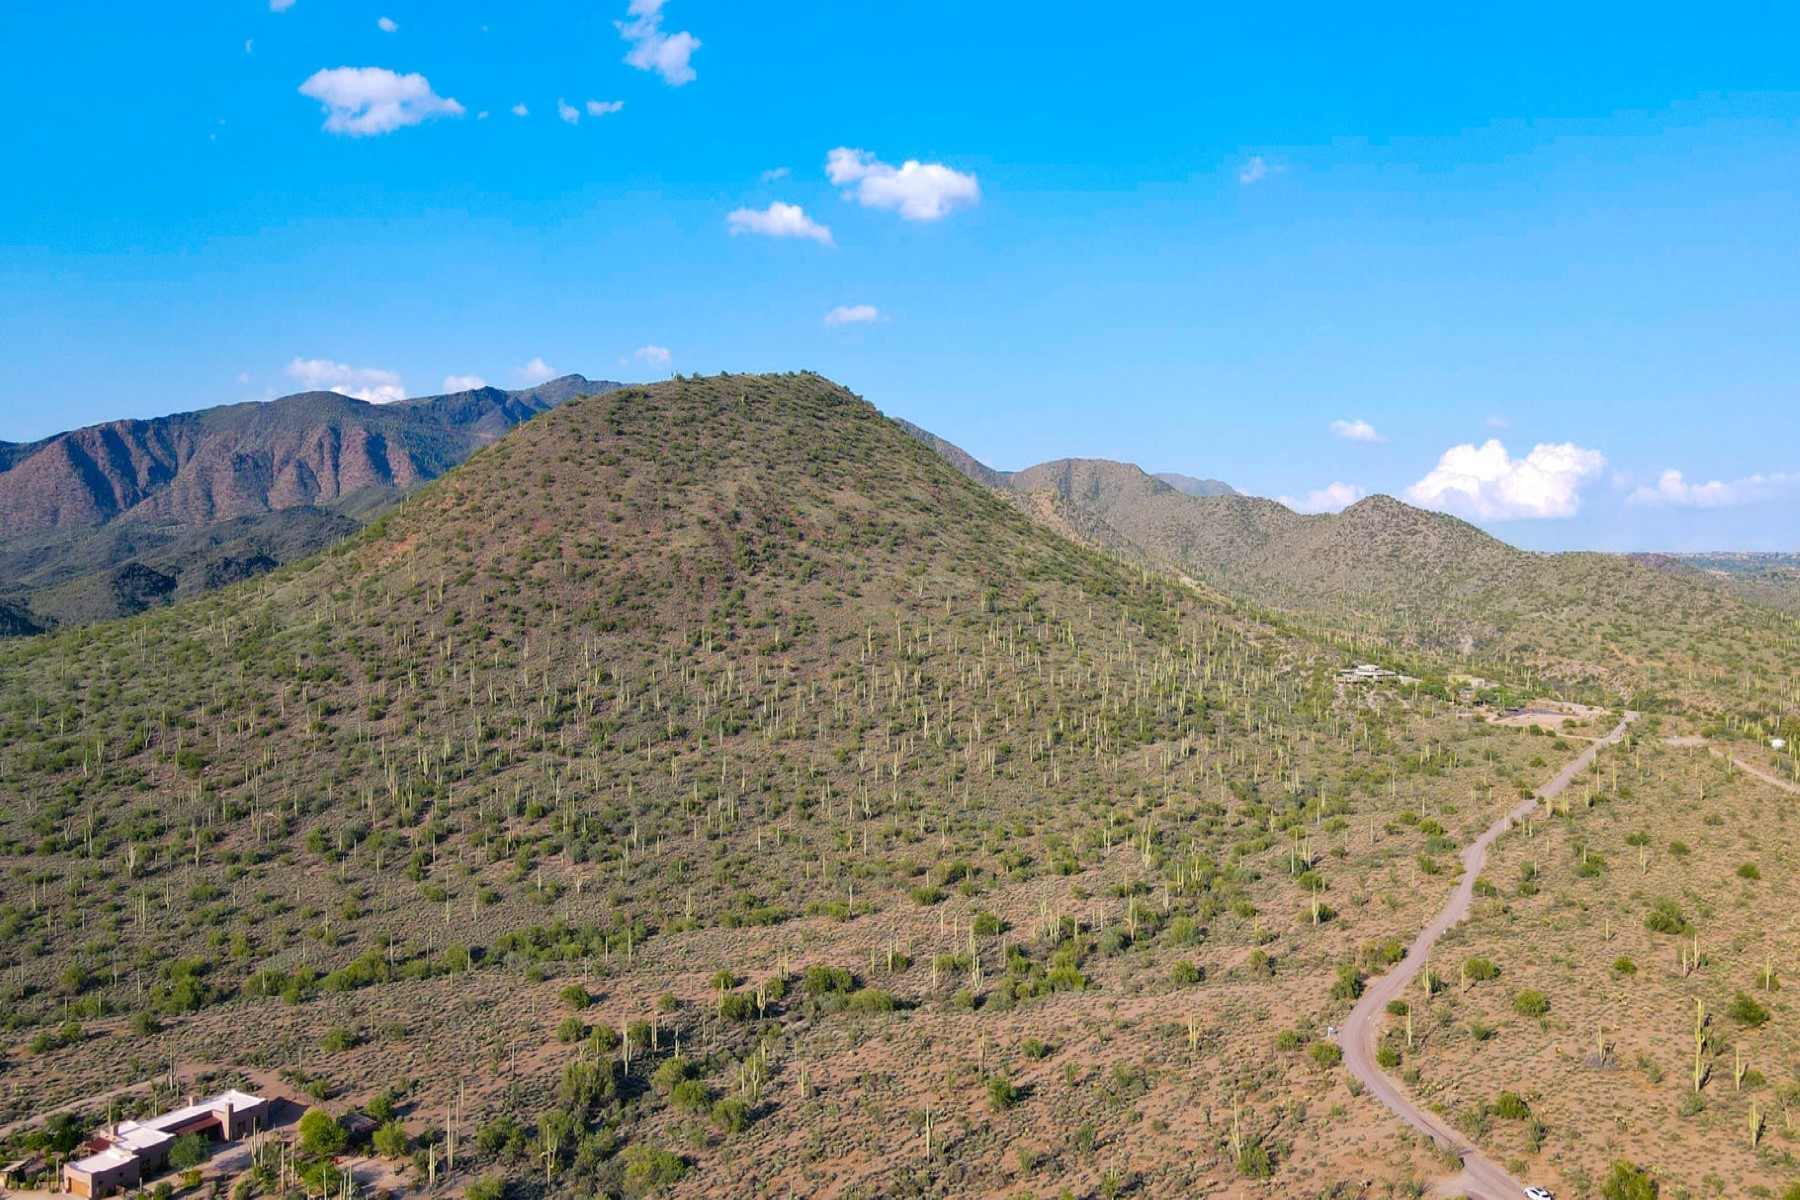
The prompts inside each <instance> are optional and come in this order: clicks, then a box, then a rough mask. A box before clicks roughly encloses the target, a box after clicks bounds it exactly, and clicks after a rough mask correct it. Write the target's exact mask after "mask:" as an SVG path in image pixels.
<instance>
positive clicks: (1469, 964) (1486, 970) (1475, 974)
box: [1462, 955, 1500, 983]
mask: <svg viewBox="0 0 1800 1200" xmlns="http://www.w3.org/2000/svg"><path fill="white" fill-rule="evenodd" d="M1462 973H1463V978H1464V979H1467V980H1468V981H1469V982H1471V983H1487V982H1489V981H1491V980H1495V979H1498V978H1500V967H1499V965H1498V964H1497V963H1495V962H1494V960H1493V959H1491V958H1488V957H1486V956H1484V955H1476V956H1475V957H1474V958H1471V959H1468V960H1467V961H1465V962H1464V963H1463V965H1462Z"/></svg>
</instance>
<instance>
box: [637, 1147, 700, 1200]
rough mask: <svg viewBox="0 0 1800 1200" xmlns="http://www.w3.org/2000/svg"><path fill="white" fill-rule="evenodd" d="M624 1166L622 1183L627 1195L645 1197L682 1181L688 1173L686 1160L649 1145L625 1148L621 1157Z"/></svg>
mask: <svg viewBox="0 0 1800 1200" xmlns="http://www.w3.org/2000/svg"><path fill="white" fill-rule="evenodd" d="M620 1157H621V1158H622V1159H623V1161H624V1163H625V1174H624V1176H623V1180H622V1182H623V1183H624V1185H625V1194H626V1195H628V1196H648V1195H651V1194H653V1193H655V1192H660V1191H662V1190H663V1189H664V1188H667V1187H669V1186H670V1185H671V1184H675V1183H679V1182H681V1177H682V1176H684V1175H686V1174H687V1160H685V1159H683V1158H682V1157H681V1156H680V1155H678V1154H671V1153H669V1152H668V1151H667V1150H657V1149H653V1148H652V1147H649V1146H627V1147H626V1148H625V1152H624V1153H623V1154H622V1155H621V1156H620Z"/></svg>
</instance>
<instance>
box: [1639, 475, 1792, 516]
mask: <svg viewBox="0 0 1800 1200" xmlns="http://www.w3.org/2000/svg"><path fill="white" fill-rule="evenodd" d="M1795 492H1800V475H1785V474H1774V475H1746V476H1744V477H1743V478H1742V479H1734V480H1731V481H1730V482H1729V483H1726V482H1722V481H1720V480H1717V479H1715V480H1713V481H1711V482H1710V483H1689V482H1688V481H1687V480H1686V479H1685V478H1684V477H1683V476H1682V474H1681V472H1680V471H1675V470H1669V471H1664V472H1663V473H1662V474H1661V475H1660V476H1658V477H1657V480H1656V486H1655V487H1640V488H1638V489H1637V490H1636V491H1635V492H1633V493H1631V495H1630V496H1628V497H1627V498H1626V499H1627V501H1628V502H1629V503H1631V504H1642V505H1648V506H1652V507H1654V506H1657V505H1673V506H1675V507H1677V508H1735V507H1737V506H1738V505H1741V504H1760V503H1762V502H1764V501H1767V500H1779V499H1781V498H1782V497H1783V496H1787V495H1791V494H1793V493H1795Z"/></svg>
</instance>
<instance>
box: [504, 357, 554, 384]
mask: <svg viewBox="0 0 1800 1200" xmlns="http://www.w3.org/2000/svg"><path fill="white" fill-rule="evenodd" d="M513 374H515V375H517V376H518V377H519V378H520V379H522V380H524V381H525V382H526V383H543V382H544V381H545V380H548V379H555V378H556V368H555V367H553V366H551V365H550V364H549V363H547V362H545V361H544V360H543V359H541V358H534V359H532V360H531V361H530V362H528V363H526V364H525V365H524V366H522V367H520V368H519V369H518V370H517V371H514V372H513Z"/></svg>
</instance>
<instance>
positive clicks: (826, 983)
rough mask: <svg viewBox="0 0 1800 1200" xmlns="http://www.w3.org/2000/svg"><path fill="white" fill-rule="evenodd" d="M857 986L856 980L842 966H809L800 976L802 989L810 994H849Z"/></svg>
mask: <svg viewBox="0 0 1800 1200" xmlns="http://www.w3.org/2000/svg"><path fill="white" fill-rule="evenodd" d="M855 986H856V980H855V979H854V978H852V977H851V975H850V972H848V971H846V970H844V969H843V968H842V967H808V968H806V973H805V974H804V975H802V976H801V977H800V989H801V990H802V991H804V992H805V993H806V994H807V995H809V996H824V995H828V994H830V993H833V992H837V993H840V994H847V993H848V992H849V991H850V989H851V988H853V987H855Z"/></svg>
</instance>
